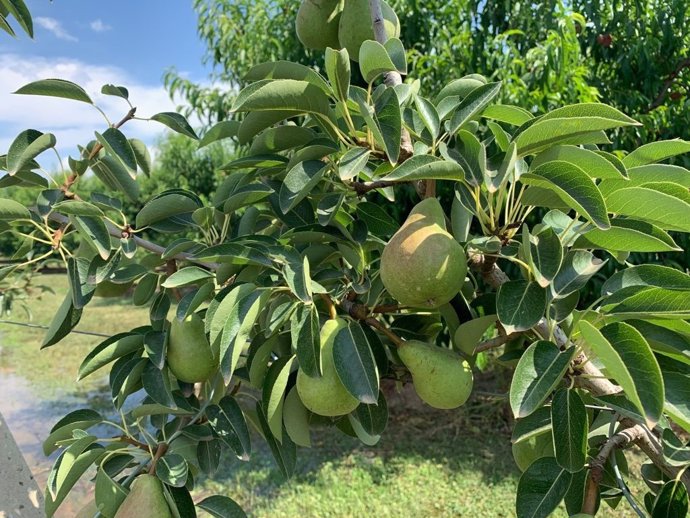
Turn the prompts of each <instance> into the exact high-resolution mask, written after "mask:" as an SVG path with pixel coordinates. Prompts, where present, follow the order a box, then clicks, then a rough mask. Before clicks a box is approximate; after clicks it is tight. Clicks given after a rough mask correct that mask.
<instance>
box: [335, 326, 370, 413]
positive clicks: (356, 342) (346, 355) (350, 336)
mask: <svg viewBox="0 0 690 518" xmlns="http://www.w3.org/2000/svg"><path fill="white" fill-rule="evenodd" d="M333 361H334V363H335V370H336V372H337V373H338V377H339V378H340V381H342V383H343V385H344V386H345V388H346V389H347V390H348V392H350V394H352V395H353V396H354V397H355V398H357V399H358V400H359V401H361V402H362V403H366V404H375V403H376V401H377V399H378V394H379V376H378V368H377V367H376V362H375V361H374V356H373V354H372V352H371V347H370V346H369V341H368V340H367V337H366V335H365V334H364V331H362V328H361V326H360V325H359V324H358V323H355V322H351V323H349V324H348V325H347V327H344V328H343V329H341V330H340V331H338V334H337V335H336V337H335V342H334V344H333Z"/></svg>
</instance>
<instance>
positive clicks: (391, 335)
mask: <svg viewBox="0 0 690 518" xmlns="http://www.w3.org/2000/svg"><path fill="white" fill-rule="evenodd" d="M364 323H365V324H367V325H369V326H371V327H373V328H374V329H378V330H379V331H381V332H382V333H383V334H384V335H386V336H387V337H388V339H389V340H390V341H391V342H393V343H394V344H395V345H396V347H400V346H401V345H402V344H404V343H405V340H403V339H402V338H400V337H399V336H398V335H396V334H395V333H394V332H393V331H391V330H390V329H388V328H387V327H386V326H384V325H383V324H382V323H381V322H379V321H378V320H376V319H375V318H373V317H369V318H367V319H365V320H364Z"/></svg>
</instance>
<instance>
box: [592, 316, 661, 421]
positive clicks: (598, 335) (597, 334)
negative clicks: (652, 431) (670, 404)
mask: <svg viewBox="0 0 690 518" xmlns="http://www.w3.org/2000/svg"><path fill="white" fill-rule="evenodd" d="M579 329H580V333H581V335H582V338H583V339H584V340H585V342H586V344H587V346H588V347H589V348H590V349H591V351H592V352H593V353H594V355H595V356H596V357H597V358H599V360H600V361H601V362H602V364H603V365H604V367H605V369H606V374H607V376H609V377H611V378H614V379H615V380H616V382H617V383H618V384H619V385H620V386H621V387H622V388H623V390H624V391H625V395H626V396H627V398H628V399H629V400H630V401H631V402H632V403H633V404H634V405H635V406H636V407H637V408H638V409H639V410H640V411H641V412H642V415H644V416H645V420H646V422H647V426H649V427H650V428H653V427H654V424H656V423H657V422H658V421H659V419H660V418H661V413H662V411H663V406H664V381H663V378H662V376H661V370H660V368H659V364H658V363H657V361H656V359H655V357H654V353H653V352H652V350H651V348H650V347H649V344H648V343H647V341H646V340H645V339H644V337H643V336H642V334H640V332H639V331H638V330H637V329H635V328H634V327H633V326H631V325H629V324H626V323H624V322H616V323H612V324H608V325H606V326H604V327H603V328H602V329H601V330H599V329H597V328H596V327H594V326H593V325H592V324H590V323H589V322H587V321H585V320H581V321H580V322H579Z"/></svg>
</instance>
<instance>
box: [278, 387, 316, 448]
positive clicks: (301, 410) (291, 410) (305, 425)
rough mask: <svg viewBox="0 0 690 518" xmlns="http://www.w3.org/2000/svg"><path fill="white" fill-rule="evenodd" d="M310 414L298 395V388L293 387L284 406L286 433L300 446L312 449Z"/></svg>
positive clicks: (286, 397)
mask: <svg viewBox="0 0 690 518" xmlns="http://www.w3.org/2000/svg"><path fill="white" fill-rule="evenodd" d="M309 420H310V413H309V410H307V407H305V406H304V404H303V403H302V400H301V399H300V397H299V394H298V393H297V387H292V389H291V390H290V391H289V392H288V395H287V396H285V402H284V404H283V422H284V423H285V431H286V432H287V434H288V436H289V437H290V439H292V440H293V441H294V443H295V444H297V445H298V446H303V447H305V448H311V437H310V435H309Z"/></svg>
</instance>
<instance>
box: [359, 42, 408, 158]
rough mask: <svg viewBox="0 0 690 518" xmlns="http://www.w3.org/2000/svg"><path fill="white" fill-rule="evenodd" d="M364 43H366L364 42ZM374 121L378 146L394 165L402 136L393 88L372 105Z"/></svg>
mask: <svg viewBox="0 0 690 518" xmlns="http://www.w3.org/2000/svg"><path fill="white" fill-rule="evenodd" d="M365 43H366V42H365ZM374 121H375V123H376V127H377V128H378V129H379V133H380V142H379V143H380V144H381V145H382V146H383V149H384V151H385V152H386V155H387V156H388V161H389V162H390V163H391V164H395V163H396V162H397V161H398V157H399V155H400V139H401V135H402V133H401V132H402V116H401V114H400V103H399V100H398V95H397V94H396V93H395V89H394V88H386V89H385V90H384V91H383V93H382V94H381V95H380V96H379V97H378V99H376V102H375V103H374Z"/></svg>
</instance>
